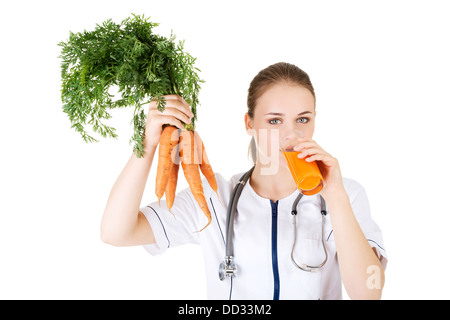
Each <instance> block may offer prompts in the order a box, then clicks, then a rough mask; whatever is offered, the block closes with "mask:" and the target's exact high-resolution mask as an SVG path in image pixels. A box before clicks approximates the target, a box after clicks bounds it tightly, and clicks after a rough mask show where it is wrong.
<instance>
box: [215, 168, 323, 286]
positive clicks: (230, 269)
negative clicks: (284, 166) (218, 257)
mask: <svg viewBox="0 0 450 320" xmlns="http://www.w3.org/2000/svg"><path fill="white" fill-rule="evenodd" d="M254 169H255V167H252V168H251V169H250V170H249V171H247V172H246V173H244V175H243V176H242V177H241V178H240V179H239V182H238V183H237V184H236V186H235V187H234V189H233V193H232V195H231V200H230V205H229V206H228V211H227V220H226V227H227V231H226V242H225V260H224V261H223V262H222V263H221V264H220V265H219V279H220V280H224V279H225V278H228V277H232V278H234V277H236V273H237V267H236V264H235V263H234V261H233V260H234V253H233V228H234V217H235V214H236V208H237V203H238V201H239V197H240V196H241V193H242V190H243V189H244V186H245V184H246V183H247V181H248V180H249V179H250V176H251V175H252V172H253V170H254ZM319 196H320V213H321V215H322V248H323V252H324V253H325V259H324V260H323V262H322V263H320V264H318V265H316V266H311V265H308V264H304V263H303V264H298V263H297V262H296V261H295V259H294V248H295V243H296V240H297V224H296V216H297V205H298V203H299V202H300V199H301V198H302V197H303V193H301V192H300V194H299V195H298V196H297V198H296V199H295V200H294V203H293V204H292V211H291V213H292V223H293V225H294V243H293V244H292V250H291V260H292V263H293V264H294V265H295V266H296V267H297V268H299V269H300V270H303V271H306V272H316V271H317V270H319V269H320V268H322V267H323V266H324V265H325V263H326V262H327V260H328V252H327V248H326V246H325V238H324V227H325V216H326V215H327V211H326V206H325V200H324V199H323V197H322V196H321V195H319Z"/></svg>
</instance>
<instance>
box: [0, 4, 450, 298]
mask: <svg viewBox="0 0 450 320" xmlns="http://www.w3.org/2000/svg"><path fill="white" fill-rule="evenodd" d="M0 6H1V8H0V33H1V38H0V41H1V42H0V43H1V50H0V55H1V56H0V64H1V69H0V70H1V79H0V81H1V85H0V90H1V91H0V93H1V96H0V104H1V109H0V112H1V113H0V130H1V131H0V139H1V157H0V161H1V165H0V187H1V193H0V197H1V201H0V298H2V299H184V298H189V299H204V298H206V287H205V279H204V266H203V259H202V256H201V253H200V250H199V248H197V247H194V246H181V247H178V248H174V249H173V250H169V252H167V253H166V254H165V255H163V256H159V257H152V256H150V255H149V254H147V253H146V252H145V251H144V249H143V248H142V247H129V248H115V247H112V246H109V245H106V244H104V243H102V242H101V241H100V234H99V226H100V221H101V217H102V214H103V210H104V207H105V204H106V201H107V197H108V195H109V191H110V190H111V187H112V185H113V183H114V181H115V179H116V178H117V176H118V175H119V173H120V171H121V169H122V168H123V167H124V165H125V163H126V161H127V160H128V158H129V156H130V155H131V152H132V149H131V146H130V145H129V144H128V141H129V138H130V136H131V126H130V120H131V116H132V110H131V108H128V109H124V110H121V111H115V112H113V113H112V114H113V119H112V120H111V122H110V124H111V125H112V126H113V127H116V128H117V130H118V134H119V139H118V140H104V139H103V140H101V141H100V143H97V144H85V143H84V142H83V141H82V139H81V137H80V136H79V135H78V134H77V133H76V132H75V131H74V130H73V129H71V128H70V122H69V120H68V117H67V116H66V114H64V113H63V112H62V104H61V101H60V65H59V64H60V59H58V55H59V53H60V48H59V47H58V46H57V43H58V42H60V41H65V40H67V38H68V35H69V31H73V32H79V31H83V30H84V29H86V30H92V29H93V28H94V27H95V24H96V23H100V22H103V21H105V20H106V19H108V18H112V19H113V20H115V21H116V22H120V21H122V20H123V19H124V18H126V17H127V16H129V15H130V14H131V13H136V14H145V15H146V16H150V17H151V18H152V19H151V20H152V21H153V22H159V23H160V26H159V27H157V28H156V29H155V32H157V33H159V34H161V35H164V36H169V35H170V31H171V30H173V32H174V33H175V34H176V35H177V39H178V40H182V39H185V40H186V47H185V48H186V50H187V51H188V52H190V53H191V54H192V55H193V56H195V57H197V66H198V67H199V68H200V69H201V70H202V72H201V77H202V78H203V79H204V80H206V83H205V84H204V85H203V88H202V90H201V95H200V101H201V106H200V107H199V109H198V122H197V129H198V131H199V133H200V134H201V135H202V137H203V140H204V142H205V144H206V147H207V150H208V155H209V158H210V160H211V162H212V165H213V167H214V169H215V170H216V171H217V172H220V173H221V174H222V175H223V176H224V177H226V178H229V177H230V176H231V175H233V174H235V173H238V172H242V171H244V170H246V169H247V168H249V167H250V163H249V161H248V159H247V146H248V143H249V140H250V139H249V137H248V136H247V135H246V132H245V129H244V113H245V112H246V93H247V89H248V85H249V83H250V81H251V79H252V78H253V76H254V75H256V73H257V72H258V71H259V70H261V69H263V68H265V67H266V66H268V65H269V64H272V63H275V62H279V61H288V62H291V63H294V64H296V65H298V66H299V67H300V68H302V69H304V70H305V71H306V72H307V73H308V74H309V75H310V77H311V79H312V81H313V84H314V86H315V89H316V95H317V120H316V132H315V135H314V139H315V140H316V141H317V142H318V143H319V144H320V145H321V146H322V147H323V148H324V149H325V150H327V151H328V152H329V153H331V154H332V155H334V156H335V157H336V158H338V159H339V162H340V165H341V169H342V173H343V175H344V176H346V177H349V178H353V179H355V180H357V181H359V182H360V183H361V184H362V185H363V186H364V187H365V188H366V191H367V194H368V196H369V200H370V204H371V209H372V215H373V217H374V219H375V220H376V221H377V223H378V224H379V226H380V227H381V228H382V230H383V233H384V241H385V247H386V249H387V251H388V255H389V263H388V268H387V271H386V285H385V290H384V296H383V297H384V298H385V299H443V298H445V299H449V298H450V293H449V290H448V288H449V285H450V276H449V274H450V272H449V271H448V270H450V269H449V267H450V266H449V262H450V259H449V254H448V252H449V251H448V246H447V244H448V235H447V232H448V228H449V225H450V212H449V210H448V206H447V203H448V200H449V195H450V192H449V191H450V190H449V188H448V181H449V178H450V174H449V169H448V166H449V165H448V163H449V160H450V159H449V153H448V152H447V150H446V149H447V148H448V145H449V144H448V137H449V129H448V121H449V116H450V113H449V111H448V110H449V108H450V95H449V88H450V80H449V75H450V62H449V61H450V60H449V57H450V44H449V41H448V40H449V31H450V19H448V12H449V9H448V1H436V0H427V1H411V0H408V1H370V2H369V1H282V0H278V1H242V0H240V1H229V0H228V1H224V2H218V1H162V0H160V1H150V0H147V1H132V0H127V1H111V0H109V1H92V0H91V1H6V2H5V1H3V2H2V4H1V5H0ZM154 179H155V169H154V168H153V169H152V170H151V173H150V177H149V180H148V181H149V182H148V185H147V188H146V190H145V195H144V199H143V203H142V204H143V205H145V204H146V203H149V202H152V201H154V200H155V196H154V190H153V183H154ZM180 180H181V181H182V182H181V183H180V185H179V188H180V190H181V188H184V187H186V186H187V184H186V182H185V181H184V178H183V179H180Z"/></svg>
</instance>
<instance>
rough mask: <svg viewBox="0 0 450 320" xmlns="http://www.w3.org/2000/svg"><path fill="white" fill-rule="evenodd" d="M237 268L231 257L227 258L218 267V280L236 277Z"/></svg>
mask: <svg viewBox="0 0 450 320" xmlns="http://www.w3.org/2000/svg"><path fill="white" fill-rule="evenodd" d="M236 273H237V267H236V265H235V264H234V262H233V257H230V256H227V257H225V260H224V261H223V262H222V263H221V264H220V265H219V279H220V280H221V281H223V280H224V279H225V278H234V277H236Z"/></svg>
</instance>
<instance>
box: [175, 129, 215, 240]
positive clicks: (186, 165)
mask: <svg viewBox="0 0 450 320" xmlns="http://www.w3.org/2000/svg"><path fill="white" fill-rule="evenodd" d="M180 156H181V166H182V168H183V172H184V176H185V177H186V180H187V182H188V183H189V188H190V189H191V192H192V194H193V195H194V198H195V200H196V201H197V203H198V205H199V207H200V209H201V210H202V211H203V213H204V214H205V216H206V218H207V219H208V223H207V224H206V226H204V227H203V228H202V229H201V230H199V231H198V232H200V231H202V230H204V229H205V228H206V227H207V226H209V224H210V223H211V212H210V211H209V209H208V204H207V202H206V199H205V195H204V194H203V186H202V180H201V177H200V171H199V166H198V162H199V161H198V156H199V155H198V150H197V148H196V147H195V143H194V132H193V131H190V130H183V131H181V133H180Z"/></svg>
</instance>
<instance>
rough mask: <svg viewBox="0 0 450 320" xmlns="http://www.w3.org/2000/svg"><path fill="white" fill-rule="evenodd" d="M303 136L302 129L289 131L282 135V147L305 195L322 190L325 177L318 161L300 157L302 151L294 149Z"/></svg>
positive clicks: (297, 182)
mask: <svg viewBox="0 0 450 320" xmlns="http://www.w3.org/2000/svg"><path fill="white" fill-rule="evenodd" d="M303 137H304V134H303V132H302V131H299V130H295V131H292V132H289V133H287V134H285V135H283V136H282V137H281V139H280V147H281V151H282V152H283V155H284V158H285V159H286V162H287V165H288V168H289V171H290V172H291V175H292V178H293V179H294V181H295V184H296V185H297V188H298V189H299V190H300V192H301V193H303V194H304V195H308V196H310V195H314V194H316V193H318V192H320V190H322V187H323V177H322V174H321V173H320V170H319V167H318V166H317V163H316V161H311V162H307V161H306V160H305V159H306V158H303V159H300V158H299V157H298V154H299V153H300V151H294V147H295V146H296V145H298V144H299V142H300V139H301V138H303Z"/></svg>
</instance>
